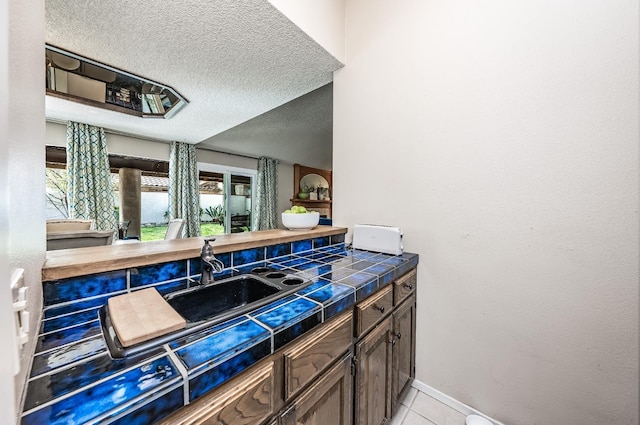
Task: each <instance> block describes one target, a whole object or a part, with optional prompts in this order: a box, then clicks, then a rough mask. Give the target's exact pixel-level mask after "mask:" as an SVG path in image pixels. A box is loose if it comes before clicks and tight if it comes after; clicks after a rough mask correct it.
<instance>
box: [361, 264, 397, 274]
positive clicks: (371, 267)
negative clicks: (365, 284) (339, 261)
mask: <svg viewBox="0 0 640 425" xmlns="http://www.w3.org/2000/svg"><path fill="white" fill-rule="evenodd" d="M352 267H353V268H354V269H357V270H362V271H363V272H366V273H371V274H377V275H378V276H382V275H383V274H386V273H389V272H393V270H394V268H395V267H394V266H391V265H389V264H383V263H370V262H369V261H361V262H359V263H355V264H354V265H353V266H352Z"/></svg>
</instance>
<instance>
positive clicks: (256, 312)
mask: <svg viewBox="0 0 640 425" xmlns="http://www.w3.org/2000/svg"><path fill="white" fill-rule="evenodd" d="M297 299H298V297H296V296H295V295H289V296H288V297H284V298H280V299H279V300H275V301H273V302H270V303H269V304H267V305H264V306H262V307H260V308H258V309H256V310H253V311H252V312H250V313H249V315H250V316H252V317H256V316H258V315H259V314H262V313H264V312H266V311H271V310H275V309H276V308H278V307H279V306H281V305H283V304H286V303H288V302H290V301H293V300H297Z"/></svg>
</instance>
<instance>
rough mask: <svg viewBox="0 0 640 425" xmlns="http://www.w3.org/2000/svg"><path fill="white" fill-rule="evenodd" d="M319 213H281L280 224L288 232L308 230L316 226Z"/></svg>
mask: <svg viewBox="0 0 640 425" xmlns="http://www.w3.org/2000/svg"><path fill="white" fill-rule="evenodd" d="M319 221H320V213H319V212H317V211H308V212H306V213H304V214H291V213H284V212H283V213H282V224H283V225H284V227H286V228H287V229H289V230H309V229H313V228H314V227H316V226H317V225H318V222H319Z"/></svg>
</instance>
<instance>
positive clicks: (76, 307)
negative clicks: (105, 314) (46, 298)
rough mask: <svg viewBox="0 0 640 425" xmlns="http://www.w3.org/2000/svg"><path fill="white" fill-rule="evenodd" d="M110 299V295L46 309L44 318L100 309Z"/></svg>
mask: <svg viewBox="0 0 640 425" xmlns="http://www.w3.org/2000/svg"><path fill="white" fill-rule="evenodd" d="M124 293H126V292H124V291H123V292H121V293H118V294H113V295H120V294H124ZM109 298H111V295H108V296H105V297H97V298H93V299H89V300H82V301H78V302H74V303H68V304H64V305H60V306H54V307H48V308H45V310H44V318H45V319H50V318H53V317H56V316H62V315H64V314H69V313H75V312H78V311H82V310H86V309H90V308H93V307H102V306H103V305H105V304H106V303H107V300H108V299H109Z"/></svg>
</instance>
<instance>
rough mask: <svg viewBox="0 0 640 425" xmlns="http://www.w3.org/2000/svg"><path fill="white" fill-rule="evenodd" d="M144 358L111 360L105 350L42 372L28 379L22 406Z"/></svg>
mask: <svg viewBox="0 0 640 425" xmlns="http://www.w3.org/2000/svg"><path fill="white" fill-rule="evenodd" d="M161 352H162V349H156V350H154V351H153V352H151V353H146V354H145V356H144V357H145V358H149V357H152V356H154V355H158V354H160V353H161ZM142 360H144V358H141V357H135V358H124V359H120V360H112V359H111V357H110V356H109V354H108V353H107V352H105V353H104V354H103V355H101V356H98V357H94V358H92V359H91V360H89V361H87V362H84V363H81V364H77V365H75V366H74V367H71V368H66V369H62V370H60V371H58V372H55V373H53V374H48V375H43V376H41V377H39V378H36V379H34V380H32V381H30V382H29V385H28V386H27V395H26V398H25V405H24V409H25V410H31V409H33V408H35V407H38V406H40V405H42V404H44V403H47V402H49V401H51V400H53V399H56V398H58V397H62V396H64V395H65V394H69V393H71V392H73V391H76V390H80V389H82V388H83V387H85V386H88V385H91V384H92V383H93V382H96V381H99V380H102V379H105V378H108V377H109V376H111V375H113V374H115V373H118V372H120V371H123V370H125V369H128V368H131V367H134V366H136V365H137V364H139V363H140V362H141V361H142Z"/></svg>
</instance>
